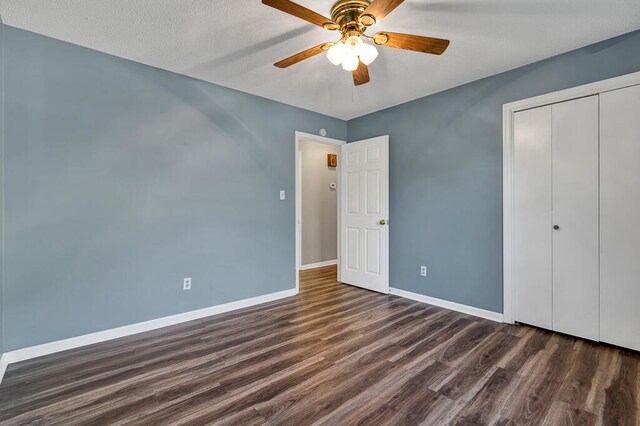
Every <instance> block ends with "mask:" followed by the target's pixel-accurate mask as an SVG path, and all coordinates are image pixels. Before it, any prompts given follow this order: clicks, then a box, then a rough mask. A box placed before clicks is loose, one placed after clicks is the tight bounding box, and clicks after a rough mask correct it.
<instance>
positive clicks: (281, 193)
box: [280, 189, 287, 200]
mask: <svg viewBox="0 0 640 426" xmlns="http://www.w3.org/2000/svg"><path fill="white" fill-rule="evenodd" d="M286 198H287V194H286V193H285V192H284V189H283V190H282V191H280V200H285V199H286Z"/></svg>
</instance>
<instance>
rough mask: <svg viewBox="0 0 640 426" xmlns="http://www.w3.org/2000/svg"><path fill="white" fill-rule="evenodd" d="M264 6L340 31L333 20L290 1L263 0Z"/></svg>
mask: <svg viewBox="0 0 640 426" xmlns="http://www.w3.org/2000/svg"><path fill="white" fill-rule="evenodd" d="M262 4H266V5H267V6H271V7H273V8H274V9H278V10H280V11H282V12H284V13H288V14H289V15H293V16H295V17H297V18H300V19H304V20H305V21H307V22H311V23H312V24H315V25H317V26H319V27H323V28H326V29H328V30H336V29H338V25H337V24H336V23H335V22H333V21H332V20H331V19H329V18H325V17H324V16H322V15H320V14H319V13H316V12H314V11H313V10H309V9H307V8H306V7H304V6H300V5H299V4H297V3H294V2H292V1H290V0H262Z"/></svg>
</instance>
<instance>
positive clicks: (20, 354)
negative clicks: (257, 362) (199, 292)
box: [2, 288, 297, 365]
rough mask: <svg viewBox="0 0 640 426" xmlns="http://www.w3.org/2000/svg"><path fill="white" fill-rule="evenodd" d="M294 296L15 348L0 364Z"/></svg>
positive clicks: (246, 301)
mask: <svg viewBox="0 0 640 426" xmlns="http://www.w3.org/2000/svg"><path fill="white" fill-rule="evenodd" d="M296 294H297V292H296V289H295V288H292V289H290V290H283V291H278V292H276V293H270V294H265V295H264V296H257V297H252V298H249V299H244V300H238V301H236V302H229V303H225V304H222V305H217V306H211V307H209V308H204V309H198V310H196V311H190V312H184V313H182V314H177V315H171V316H168V317H162V318H158V319H153V320H150V321H144V322H139V323H135V324H130V325H125V326H123V327H118V328H112V329H109V330H104V331H98V332H96V333H90V334H85V335H82V336H77V337H71V338H69V339H64V340H58V341H55V342H50V343H44V344H42V345H37V346H31V347H28V348H24V349H18V350H15V351H11V352H6V353H5V354H4V355H2V362H4V364H5V365H6V364H13V363H16V362H20V361H26V360H28V359H32V358H37V357H41V356H44V355H50V354H53V353H56V352H62V351H66V350H69V349H75V348H79V347H82V346H87V345H92V344H94V343H100V342H105V341H107V340H112V339H117V338H119V337H126V336H131V335H132V334H138V333H143V332H145V331H151V330H155V329H158V328H163V327H168V326H170V325H175V324H180V323H183V322H187V321H192V320H195V319H200V318H204V317H208V316H211V315H217V314H222V313H225V312H229V311H234V310H236V309H242V308H248V307H250V306H254V305H259V304H261V303H267V302H272V301H274V300H278V299H283V298H285V297H290V296H295V295H296Z"/></svg>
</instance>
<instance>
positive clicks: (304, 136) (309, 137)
mask: <svg viewBox="0 0 640 426" xmlns="http://www.w3.org/2000/svg"><path fill="white" fill-rule="evenodd" d="M301 140H306V141H311V142H317V143H322V144H325V145H332V146H340V145H344V144H346V143H347V142H346V141H341V140H338V139H331V138H327V137H325V136H319V135H313V134H311V133H304V132H298V131H296V138H295V147H294V148H295V151H294V153H295V162H296V167H295V171H296V215H295V216H296V217H295V222H294V226H295V230H296V231H295V232H296V293H298V292H299V291H300V265H301V259H302V244H301V243H302V242H301V237H302V235H301V232H300V231H301V229H300V228H301V223H302V164H301V163H300V141H301ZM340 161H341V159H340V157H339V156H338V167H337V168H336V171H337V172H338V177H337V188H336V196H337V197H338V209H337V210H336V215H337V223H338V228H337V229H336V232H337V238H338V239H337V244H338V247H337V250H338V251H337V254H338V256H337V259H338V281H340V188H341V186H340Z"/></svg>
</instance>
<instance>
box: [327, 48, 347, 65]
mask: <svg viewBox="0 0 640 426" xmlns="http://www.w3.org/2000/svg"><path fill="white" fill-rule="evenodd" d="M345 56H346V52H345V47H344V44H342V43H336V44H334V45H333V46H331V47H330V48H329V50H328V51H327V58H328V59H329V60H330V61H331V63H332V64H333V65H340V64H341V63H342V61H343V60H344V58H345Z"/></svg>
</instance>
